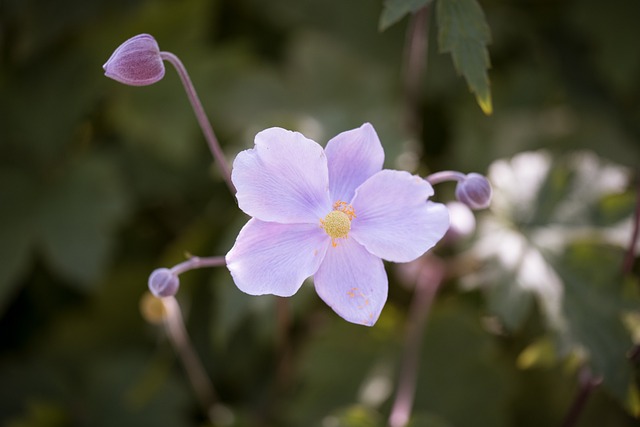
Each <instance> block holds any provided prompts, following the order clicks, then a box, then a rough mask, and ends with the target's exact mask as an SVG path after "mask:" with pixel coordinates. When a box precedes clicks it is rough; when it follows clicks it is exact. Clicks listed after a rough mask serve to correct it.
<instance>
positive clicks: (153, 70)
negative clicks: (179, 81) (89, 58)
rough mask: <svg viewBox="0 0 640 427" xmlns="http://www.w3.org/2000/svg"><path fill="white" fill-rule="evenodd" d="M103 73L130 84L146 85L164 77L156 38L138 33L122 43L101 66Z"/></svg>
mask: <svg viewBox="0 0 640 427" xmlns="http://www.w3.org/2000/svg"><path fill="white" fill-rule="evenodd" d="M102 68H104V75H105V76H107V77H109V78H112V79H113V80H116V81H118V82H120V83H124V84H126V85H130V86H148V85H152V84H154V83H155V82H157V81H160V80H162V78H163V77H164V63H163V62H162V58H161V56H160V48H159V47H158V43H157V42H156V39H154V38H153V37H152V36H150V35H149V34H139V35H137V36H135V37H132V38H130V39H129V40H127V41H126V42H124V43H122V44H121V45H120V46H118V48H117V49H116V50H115V52H113V54H112V55H111V58H109V60H108V61H107V62H106V63H105V64H104V65H103V66H102Z"/></svg>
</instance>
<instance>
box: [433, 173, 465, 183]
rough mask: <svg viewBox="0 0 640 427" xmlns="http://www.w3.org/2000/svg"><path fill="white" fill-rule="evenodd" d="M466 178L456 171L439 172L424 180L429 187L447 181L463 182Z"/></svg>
mask: <svg viewBox="0 0 640 427" xmlns="http://www.w3.org/2000/svg"><path fill="white" fill-rule="evenodd" d="M465 178H466V175H465V174H463V173H462V172H458V171H440V172H436V173H432V174H431V175H429V176H427V177H426V178H425V179H426V180H427V181H428V182H429V184H431V185H436V184H440V183H443V182H447V181H456V182H458V181H463V180H464V179H465Z"/></svg>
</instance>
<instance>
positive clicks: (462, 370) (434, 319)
mask: <svg viewBox="0 0 640 427" xmlns="http://www.w3.org/2000/svg"><path fill="white" fill-rule="evenodd" d="M498 355H499V347H498V345H497V343H496V342H495V341H494V338H493V337H492V336H490V335H489V334H488V333H487V332H485V331H484V330H483V329H482V327H481V324H480V319H479V318H478V313H477V312H476V311H474V310H472V309H470V308H469V307H468V306H466V305H464V304H461V303H459V302H456V301H454V300H448V301H442V300H440V301H439V303H438V304H436V305H435V306H434V307H433V308H432V312H431V313H430V317H429V323H428V325H427V332H426V335H425V337H424V343H423V345H422V354H421V359H420V371H419V372H418V376H417V390H416V397H415V405H414V406H415V410H416V411H417V412H421V411H423V412H424V411H428V413H429V414H432V415H433V416H437V417H439V418H441V419H442V421H444V422H447V423H449V424H450V425H451V426H456V427H475V426H479V425H481V426H483V427H506V426H508V425H510V424H509V417H508V415H507V413H508V411H506V408H507V407H508V405H509V402H510V400H511V393H512V389H513V380H512V378H511V377H510V376H509V370H508V369H507V366H506V365H505V364H504V363H502V362H501V360H500V358H499V356H498ZM488 390H490V391H491V392H490V393H488V392H487V391H488ZM461 405H463V406H464V410H460V407H461ZM434 423H435V421H434ZM435 425H438V424H435Z"/></svg>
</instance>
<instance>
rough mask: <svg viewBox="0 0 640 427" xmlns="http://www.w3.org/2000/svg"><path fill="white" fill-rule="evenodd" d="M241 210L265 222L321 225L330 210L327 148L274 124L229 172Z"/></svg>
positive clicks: (237, 158)
mask: <svg viewBox="0 0 640 427" xmlns="http://www.w3.org/2000/svg"><path fill="white" fill-rule="evenodd" d="M231 179H232V180H233V184H234V185H235V186H236V189H237V190H238V192H237V194H236V197H237V199H238V204H239V206H240V209H242V210H243V211H244V212H245V213H247V214H248V215H250V216H252V217H255V218H257V219H260V220H262V221H273V222H279V223H308V224H316V225H317V224H318V222H319V220H320V218H323V217H324V216H325V215H326V214H327V212H328V211H330V210H331V202H330V200H329V175H328V170H327V158H326V156H325V154H324V150H323V149H322V147H320V145H318V144H317V143H315V142H314V141H312V140H310V139H308V138H305V137H304V135H302V134H301V133H298V132H291V131H288V130H285V129H281V128H270V129H266V130H263V131H262V132H260V133H258V134H257V135H256V138H255V148H253V149H250V150H245V151H243V152H241V153H240V154H238V156H237V157H236V159H235V161H234V162H233V172H232V174H231Z"/></svg>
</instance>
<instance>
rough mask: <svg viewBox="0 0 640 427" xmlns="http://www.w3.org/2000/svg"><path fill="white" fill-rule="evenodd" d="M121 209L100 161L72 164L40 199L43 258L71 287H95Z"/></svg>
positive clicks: (120, 194) (116, 187) (123, 204)
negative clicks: (61, 274) (58, 271)
mask: <svg viewBox="0 0 640 427" xmlns="http://www.w3.org/2000/svg"><path fill="white" fill-rule="evenodd" d="M126 209H127V199H126V197H125V192H124V189H123V187H122V185H121V183H120V182H119V177H118V174H117V171H116V170H115V169H114V167H113V165H112V164H111V163H110V162H109V161H108V160H107V159H105V158H102V157H84V158H80V159H76V161H75V162H73V163H72V164H71V165H70V167H69V169H68V170H67V171H65V173H64V174H63V176H62V177H61V179H60V180H59V181H56V182H54V183H53V184H52V186H51V188H49V189H48V192H47V194H46V195H44V199H43V200H42V204H41V207H40V212H39V218H38V221H39V225H40V227H41V228H40V236H39V237H40V238H41V239H42V241H41V243H42V245H43V248H44V249H45V253H46V255H47V258H48V259H49V260H50V261H51V262H52V264H53V266H54V267H55V268H57V269H59V270H60V272H61V273H63V274H64V275H67V276H68V277H69V278H71V279H73V283H76V284H78V285H81V286H87V285H94V284H96V283H97V279H98V278H99V277H100V275H101V274H102V273H103V271H104V268H105V266H106V262H107V259H108V256H109V254H110V250H111V247H112V245H113V235H112V230H113V228H114V227H115V226H117V225H118V224H119V223H120V221H121V220H122V219H123V217H124V215H125V212H126Z"/></svg>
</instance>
